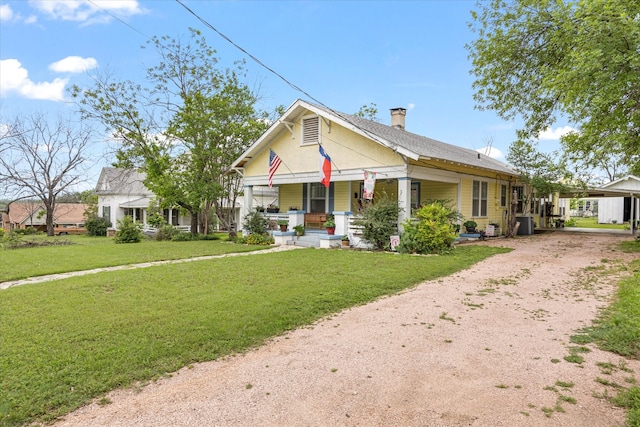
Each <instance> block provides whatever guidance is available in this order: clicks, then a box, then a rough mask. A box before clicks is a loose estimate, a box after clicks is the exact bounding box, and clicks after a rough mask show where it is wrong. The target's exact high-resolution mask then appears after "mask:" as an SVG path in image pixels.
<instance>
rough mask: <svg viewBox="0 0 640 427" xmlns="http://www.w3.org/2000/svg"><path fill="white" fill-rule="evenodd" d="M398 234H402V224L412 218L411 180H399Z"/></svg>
mask: <svg viewBox="0 0 640 427" xmlns="http://www.w3.org/2000/svg"><path fill="white" fill-rule="evenodd" d="M398 207H399V208H400V213H399V214H398V232H399V233H402V222H403V221H404V220H405V219H407V218H411V178H409V177H404V178H398Z"/></svg>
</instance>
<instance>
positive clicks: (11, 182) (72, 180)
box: [0, 113, 92, 236]
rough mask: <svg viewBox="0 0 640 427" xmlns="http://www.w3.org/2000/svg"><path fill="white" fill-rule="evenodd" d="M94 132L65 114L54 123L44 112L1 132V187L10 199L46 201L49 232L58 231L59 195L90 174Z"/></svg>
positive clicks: (19, 121) (14, 122)
mask: <svg viewBox="0 0 640 427" xmlns="http://www.w3.org/2000/svg"><path fill="white" fill-rule="evenodd" d="M91 135H92V132H91V130H90V129H88V128H86V127H83V126H76V125H74V124H73V123H71V122H70V121H67V120H65V119H63V118H62V117H58V118H57V119H56V120H55V121H54V122H51V123H50V122H49V121H48V120H47V118H46V116H45V115H44V114H41V113H40V114H33V115H30V116H24V117H16V118H14V119H13V120H12V121H10V122H9V123H7V124H5V125H4V126H3V130H2V131H1V133H0V153H2V155H0V187H2V190H3V191H4V194H5V196H6V197H8V198H9V199H10V200H21V199H24V198H36V199H38V200H39V201H40V202H42V205H43V206H44V208H45V210H46V213H47V215H46V224H47V235H48V236H53V234H54V212H55V208H56V200H57V197H58V196H59V195H60V194H62V193H64V192H66V191H70V190H71V189H72V188H73V187H74V186H75V185H77V184H80V183H81V182H82V180H83V176H86V174H85V168H86V167H87V166H88V164H87V162H88V150H89V148H90V143H91Z"/></svg>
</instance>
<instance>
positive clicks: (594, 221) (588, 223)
mask: <svg viewBox="0 0 640 427" xmlns="http://www.w3.org/2000/svg"><path fill="white" fill-rule="evenodd" d="M571 219H572V220H573V221H575V224H574V225H572V227H578V228H611V229H614V230H629V224H600V223H598V218H597V217H590V218H587V217H572V218H571Z"/></svg>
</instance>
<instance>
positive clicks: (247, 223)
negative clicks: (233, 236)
mask: <svg viewBox="0 0 640 427" xmlns="http://www.w3.org/2000/svg"><path fill="white" fill-rule="evenodd" d="M243 226H244V229H245V230H247V232H248V233H249V234H265V233H266V232H267V227H268V226H269V221H268V220H267V218H265V217H264V216H262V215H260V212H259V211H258V210H255V211H253V212H249V213H248V214H246V215H245V216H244V222H243Z"/></svg>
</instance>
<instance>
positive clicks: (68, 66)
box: [49, 56, 98, 73]
mask: <svg viewBox="0 0 640 427" xmlns="http://www.w3.org/2000/svg"><path fill="white" fill-rule="evenodd" d="M97 66H98V61H96V60H95V58H82V57H80V56H67V57H66V58H64V59H61V60H60V61H57V62H54V63H53V64H51V65H49V69H50V70H51V71H55V72H56V73H82V72H84V71H88V70H92V69H94V68H96V67H97Z"/></svg>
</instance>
